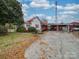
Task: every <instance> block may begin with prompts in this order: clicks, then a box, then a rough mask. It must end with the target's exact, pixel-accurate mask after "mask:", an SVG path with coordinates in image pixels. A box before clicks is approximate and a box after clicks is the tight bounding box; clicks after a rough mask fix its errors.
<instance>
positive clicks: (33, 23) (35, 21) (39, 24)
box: [31, 19, 42, 31]
mask: <svg viewBox="0 0 79 59" xmlns="http://www.w3.org/2000/svg"><path fill="white" fill-rule="evenodd" d="M36 25H38V27H36ZM31 26H32V27H35V28H36V29H37V30H39V31H41V30H42V29H41V23H40V21H39V20H38V19H34V20H33V21H32V22H31Z"/></svg>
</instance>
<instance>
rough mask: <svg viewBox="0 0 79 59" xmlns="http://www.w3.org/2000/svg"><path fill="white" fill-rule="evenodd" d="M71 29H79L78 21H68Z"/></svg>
mask: <svg viewBox="0 0 79 59" xmlns="http://www.w3.org/2000/svg"><path fill="white" fill-rule="evenodd" d="M70 25H71V29H72V31H79V22H78V21H77V22H72V23H70Z"/></svg>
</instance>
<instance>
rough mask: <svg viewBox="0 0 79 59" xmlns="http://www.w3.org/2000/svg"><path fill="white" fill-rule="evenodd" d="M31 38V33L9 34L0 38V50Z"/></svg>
mask: <svg viewBox="0 0 79 59" xmlns="http://www.w3.org/2000/svg"><path fill="white" fill-rule="evenodd" d="M32 36H33V34H31V33H9V34H8V35H6V36H0V49H5V48H7V47H9V46H11V45H12V44H16V43H17V42H18V41H21V40H22V39H23V38H31V37H32Z"/></svg>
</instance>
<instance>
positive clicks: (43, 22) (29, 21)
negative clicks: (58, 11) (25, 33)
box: [27, 16, 48, 25]
mask: <svg viewBox="0 0 79 59" xmlns="http://www.w3.org/2000/svg"><path fill="white" fill-rule="evenodd" d="M35 19H38V20H39V21H40V22H41V24H43V25H47V24H48V22H47V21H41V20H40V19H39V17H37V16H36V17H33V18H31V19H30V20H28V21H27V22H28V23H31V22H32V21H33V20H35Z"/></svg>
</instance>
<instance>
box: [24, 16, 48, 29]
mask: <svg viewBox="0 0 79 59" xmlns="http://www.w3.org/2000/svg"><path fill="white" fill-rule="evenodd" d="M47 24H48V22H47V21H41V20H40V19H39V17H37V16H36V17H33V18H31V19H30V20H28V21H27V22H26V23H25V28H26V30H27V31H28V28H29V27H35V28H36V29H37V30H38V31H43V30H45V29H46V30H47Z"/></svg>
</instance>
